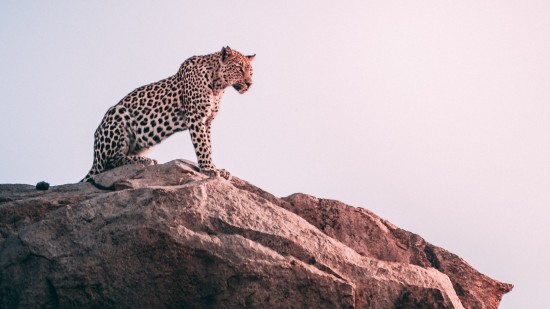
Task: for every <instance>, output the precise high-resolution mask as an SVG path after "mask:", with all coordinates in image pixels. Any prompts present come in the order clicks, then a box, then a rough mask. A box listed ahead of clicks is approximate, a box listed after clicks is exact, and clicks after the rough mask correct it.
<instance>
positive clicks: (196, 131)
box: [189, 122, 231, 179]
mask: <svg viewBox="0 0 550 309" xmlns="http://www.w3.org/2000/svg"><path fill="white" fill-rule="evenodd" d="M209 124H210V123H209ZM209 124H208V125H207V124H206V123H205V122H198V123H196V124H193V125H190V126H189V133H190V134H191V141H192V142H193V147H194V148H195V154H196V155H197V160H198V163H199V167H200V169H201V172H202V173H203V174H205V175H208V176H209V177H223V178H225V179H230V178H231V175H230V174H229V172H228V171H226V170H224V169H217V168H216V166H215V165H214V163H213V162H212V146H211V142H210V125H209Z"/></svg>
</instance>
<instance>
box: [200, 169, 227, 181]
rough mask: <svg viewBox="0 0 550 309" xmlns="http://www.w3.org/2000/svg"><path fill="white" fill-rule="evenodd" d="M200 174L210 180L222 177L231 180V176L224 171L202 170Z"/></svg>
mask: <svg viewBox="0 0 550 309" xmlns="http://www.w3.org/2000/svg"><path fill="white" fill-rule="evenodd" d="M201 172H202V173H203V174H205V175H206V176H208V177H210V178H214V177H222V178H225V179H227V180H230V179H231V174H230V173H229V172H228V171H226V170H224V169H203V170H201Z"/></svg>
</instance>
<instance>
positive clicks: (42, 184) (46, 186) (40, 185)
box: [36, 181, 50, 191]
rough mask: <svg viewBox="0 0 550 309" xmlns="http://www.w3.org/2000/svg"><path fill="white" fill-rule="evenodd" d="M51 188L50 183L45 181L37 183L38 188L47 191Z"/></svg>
mask: <svg viewBox="0 0 550 309" xmlns="http://www.w3.org/2000/svg"><path fill="white" fill-rule="evenodd" d="M49 188H50V184H49V183H47V182H45V181H41V182H39V183H37V184H36V190H41V191H46V190H48V189H49Z"/></svg>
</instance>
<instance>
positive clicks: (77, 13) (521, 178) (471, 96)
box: [0, 0, 550, 308]
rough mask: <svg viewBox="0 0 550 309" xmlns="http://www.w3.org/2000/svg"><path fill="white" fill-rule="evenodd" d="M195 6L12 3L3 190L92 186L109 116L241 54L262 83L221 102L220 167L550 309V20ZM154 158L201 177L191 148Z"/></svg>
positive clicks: (464, 9) (311, 4) (457, 11)
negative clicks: (298, 195) (101, 127)
mask: <svg viewBox="0 0 550 309" xmlns="http://www.w3.org/2000/svg"><path fill="white" fill-rule="evenodd" d="M188 2H191V1H87V2H84V1H2V2H0V92H1V104H0V115H1V116H0V117H1V119H2V121H0V141H1V143H2V151H1V152H0V183H28V184H35V183H36V182H38V181H41V180H46V181H48V182H50V183H51V184H53V185H58V184H63V183H70V182H76V181H78V180H80V179H81V178H82V177H83V176H84V175H85V174H86V173H87V171H88V170H89V168H90V167H91V164H92V149H93V134H94V131H95V129H96V127H97V125H98V124H99V122H100V121H101V119H102V117H103V114H104V113H105V111H106V110H107V109H108V108H109V107H110V106H112V105H114V104H116V103H117V102H118V100H120V99H121V98H122V97H124V96H125V95H126V94H127V93H128V92H130V91H131V90H133V89H134V88H136V87H138V86H141V85H143V84H146V83H150V82H154V81H157V80H160V79H163V78H165V77H168V76H170V75H172V74H174V73H175V72H176V71H177V69H178V67H179V65H180V64H181V62H183V61H184V60H185V59H186V58H188V57H190V56H192V55H197V54H208V53H212V52H215V51H218V50H220V49H221V47H222V46H225V45H229V46H231V47H232V48H234V49H237V50H239V51H241V52H243V53H246V54H252V53H256V54H257V57H256V60H255V62H254V82H255V83H254V86H253V87H252V88H251V90H250V91H249V92H248V93H246V94H244V95H239V94H238V93H237V92H236V91H234V90H232V89H228V90H227V91H226V95H225V97H224V98H223V100H222V107H221V111H220V113H219V114H218V118H217V119H216V121H215V122H214V128H213V147H214V148H213V150H214V161H215V163H216V164H217V165H218V166H219V167H222V168H226V169H227V170H229V171H230V172H231V173H232V174H234V175H236V176H237V177H240V178H243V179H246V180H248V181H250V182H252V183H254V184H256V185H258V186H260V187H262V188H263V189H265V190H267V191H270V192H272V193H274V194H276V195H279V196H287V195H289V194H291V193H294V192H304V193H308V194H312V195H315V196H318V197H325V198H332V199H337V200H341V201H344V202H346V203H348V204H351V205H354V206H360V207H365V208H368V209H371V210H372V211H374V212H375V213H377V214H378V215H380V216H382V217H383V218H386V219H388V220H390V221H392V222H393V223H395V224H397V225H398V226H400V227H402V228H405V229H407V230H410V231H413V232H415V233H417V234H420V235H421V236H423V237H424V238H426V239H427V240H428V241H430V242H432V243H434V244H436V245H439V246H442V247H444V248H446V249H448V250H450V251H452V252H454V253H456V254H458V255H460V256H461V257H463V258H465V259H466V260H467V261H468V262H469V263H470V264H472V265H473V266H474V267H476V268H477V269H478V270H480V271H481V272H483V273H485V274H487V275H489V276H491V277H493V278H495V279H498V280H501V281H504V282H508V283H513V284H514V285H515V289H514V290H513V291H512V292H511V293H510V294H508V295H505V296H504V299H503V302H502V305H501V308H542V307H544V306H547V305H548V301H547V296H546V295H547V293H548V290H549V289H550V284H549V282H550V281H549V280H550V279H549V278H550V269H549V266H548V261H549V260H550V241H549V235H550V224H548V220H549V219H550V161H549V159H550V137H549V134H550V121H549V120H550V2H549V1H547V0H531V1H521V0H499V1H497V0H462V1H450V0H437V1H436V0H433V1H426V0H419V1H388V0H384V1H338V2H337V1H244V0H242V1H194V3H193V4H189V3H188ZM186 3H187V4H186ZM149 156H151V157H153V158H155V159H157V160H158V161H159V162H166V161H170V160H172V159H176V158H186V159H191V160H193V161H195V160H196V158H195V155H194V152H193V148H192V146H191V142H190V139H189V136H188V133H187V132H183V133H179V134H177V135H175V136H173V137H171V138H170V139H168V140H167V141H165V142H163V144H161V145H159V146H157V148H155V149H153V151H151V152H150V153H149Z"/></svg>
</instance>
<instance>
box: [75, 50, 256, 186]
mask: <svg viewBox="0 0 550 309" xmlns="http://www.w3.org/2000/svg"><path fill="white" fill-rule="evenodd" d="M255 56H256V54H253V55H246V56H245V55H244V54H242V53H240V52H238V51H236V50H234V49H231V48H230V47H229V46H225V47H222V49H221V50H220V51H218V52H214V53H212V54H208V55H202V56H192V57H190V58H188V59H187V60H185V61H184V62H183V63H182V64H181V66H180V68H179V70H178V71H177V72H176V74H174V75H172V76H170V77H168V78H165V79H162V80H160V81H158V82H154V83H151V84H147V85H144V86H141V87H139V88H136V89H135V90H133V91H132V92H130V93H129V94H128V95H126V96H125V97H124V98H122V100H120V101H119V102H118V103H117V104H116V105H114V106H112V107H111V108H109V109H108V110H107V112H106V113H105V116H104V117H103V119H102V121H101V123H100V124H99V126H98V127H97V129H96V131H95V134H94V158H93V164H92V168H91V169H90V171H89V172H88V174H86V176H85V177H84V178H83V179H82V180H81V182H93V177H94V176H95V175H98V174H100V173H103V172H105V171H108V170H111V169H114V168H116V167H119V166H123V165H128V164H138V165H141V166H150V165H155V164H157V161H156V160H154V159H151V158H148V157H145V156H144V155H145V154H146V153H147V151H148V150H149V149H150V148H151V147H153V146H155V145H157V144H159V143H160V142H162V141H163V140H165V139H166V138H168V137H170V136H172V135H173V134H174V133H177V132H181V131H185V130H188V131H189V134H190V136H191V142H192V144H193V148H194V150H195V154H196V157H197V163H198V168H199V169H200V172H201V173H203V174H205V175H206V176H208V177H222V178H225V179H228V180H229V179H230V178H231V174H230V173H229V172H228V171H227V170H225V169H219V168H217V167H216V165H215V164H214V163H213V161H212V146H211V128H212V122H213V121H214V118H216V115H217V114H218V111H219V108H220V101H221V98H222V96H223V94H224V92H225V90H226V88H228V87H230V86H232V87H233V88H234V89H235V90H236V91H237V92H239V93H240V94H244V93H245V92H247V91H248V90H249V89H250V87H251V86H252V65H251V63H252V61H253V60H254V58H255Z"/></svg>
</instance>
